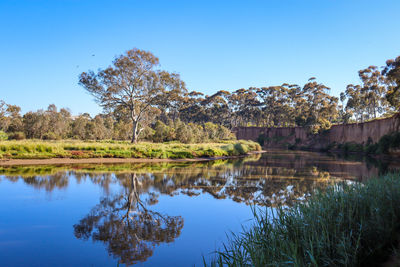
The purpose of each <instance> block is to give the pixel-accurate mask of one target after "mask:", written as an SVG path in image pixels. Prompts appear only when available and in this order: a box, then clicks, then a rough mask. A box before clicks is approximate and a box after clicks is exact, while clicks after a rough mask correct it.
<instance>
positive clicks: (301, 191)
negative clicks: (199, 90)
mask: <svg viewBox="0 0 400 267" xmlns="http://www.w3.org/2000/svg"><path fill="white" fill-rule="evenodd" d="M395 162H396V161H390V160H389V161H384V160H376V159H368V160H366V159H363V158H351V159H348V158H343V157H342V156H340V155H327V154H320V153H311V152H287V151H269V152H268V153H265V154H263V155H262V156H261V155H258V156H254V157H247V158H241V159H235V160H219V161H211V162H202V163H182V162H175V163H173V162H172V163H159V164H144V163H142V164H109V165H107V164H97V165H87V164H83V165H58V166H9V167H5V166H4V167H0V175H1V176H0V181H1V180H2V179H5V180H8V181H11V182H17V181H23V182H24V183H25V184H26V185H28V186H30V187H33V188H36V189H38V190H40V191H42V190H43V191H46V192H48V193H51V192H53V191H54V190H57V189H66V188H68V187H69V186H70V183H71V181H72V180H75V181H74V182H75V183H76V184H81V183H82V184H83V183H90V184H92V185H95V186H98V187H100V188H102V190H103V196H102V197H101V198H100V199H99V202H98V204H97V205H95V206H94V207H93V208H92V209H91V210H90V211H88V214H87V215H86V216H84V217H83V218H81V219H80V220H79V221H78V222H76V223H75V224H74V225H73V230H74V236H75V237H76V238H77V239H78V240H92V241H95V242H98V243H103V244H104V245H105V247H106V249H107V251H108V253H109V255H111V256H113V257H114V258H116V259H117V260H118V262H119V263H122V264H127V265H131V264H135V263H137V262H144V261H146V260H147V259H148V258H149V257H151V256H152V255H153V252H154V250H155V249H156V248H157V247H159V246H160V245H161V244H162V243H173V242H175V241H176V240H177V239H178V238H179V237H180V235H181V232H182V230H183V229H184V228H183V226H184V219H185V218H183V217H182V216H181V214H170V213H171V212H169V211H168V209H167V210H166V212H160V211H158V210H157V208H156V206H157V202H158V201H159V199H160V195H165V196H166V195H168V196H172V197H174V196H177V195H185V196H189V197H192V198H196V197H201V196H204V195H209V196H212V197H213V199H214V200H215V201H218V200H219V199H230V200H232V201H235V202H239V203H246V204H255V205H266V206H272V207H274V206H276V205H292V204H293V203H294V202H295V201H299V200H303V199H305V198H306V197H307V196H309V195H310V194H312V192H313V191H314V190H315V189H317V188H318V189H324V188H326V186H328V185H330V184H332V183H335V182H337V181H339V180H342V179H352V180H356V181H360V180H365V179H367V178H368V177H370V176H375V175H377V174H380V173H382V172H386V171H390V170H394V169H396V168H398V166H396V163H395ZM112 188H114V189H115V188H118V190H112ZM210 242H213V241H210ZM188 245H189V244H188Z"/></svg>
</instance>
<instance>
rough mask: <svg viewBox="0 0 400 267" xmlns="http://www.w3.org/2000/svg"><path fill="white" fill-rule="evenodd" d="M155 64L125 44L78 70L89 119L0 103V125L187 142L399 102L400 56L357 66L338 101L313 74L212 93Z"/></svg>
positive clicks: (383, 109)
mask: <svg viewBox="0 0 400 267" xmlns="http://www.w3.org/2000/svg"><path fill="white" fill-rule="evenodd" d="M158 65H159V60H158V58H157V57H155V56H154V55H153V54H151V53H150V52H147V51H143V50H139V49H132V50H129V51H127V52H126V53H125V54H123V55H121V56H119V57H117V58H116V59H115V60H114V61H113V62H112V65H111V66H110V67H108V68H106V69H104V70H99V71H98V72H97V73H95V72H93V71H89V72H83V73H82V74H81V75H80V77H79V83H80V84H81V85H82V86H83V87H84V88H85V89H86V90H87V91H88V92H89V93H90V94H92V95H93V96H94V98H95V100H96V101H97V102H98V103H99V104H100V105H101V106H102V107H103V109H104V113H103V114H100V115H97V116H95V117H94V118H91V117H90V116H89V115H88V114H82V115H80V116H78V117H71V114H70V112H69V111H68V110H67V109H61V110H60V111H57V109H56V107H55V106H54V105H50V106H49V108H48V109H47V110H39V111H37V112H28V113H26V114H25V115H23V116H21V115H20V108H19V107H17V106H13V105H7V104H5V103H4V102H1V103H0V130H3V131H6V132H9V133H15V132H24V134H25V135H26V137H27V138H39V139H55V138H77V139H110V138H112V139H123V140H126V139H128V138H129V139H131V141H132V142H136V141H137V140H138V138H145V139H151V140H153V141H168V140H186V142H195V141H204V138H202V136H212V135H213V134H210V133H207V130H209V129H211V128H215V127H217V128H218V127H219V130H218V131H219V132H220V133H219V138H230V137H229V135H228V134H227V130H226V129H225V128H228V129H233V128H235V127H238V126H265V127H285V126H302V127H308V128H309V129H310V132H312V133H316V132H319V131H321V130H323V129H328V128H330V126H331V124H333V123H347V122H352V121H356V122H363V121H365V120H369V119H374V118H377V117H381V116H387V115H390V114H393V113H394V112H396V111H398V110H399V107H400V100H399V99H400V90H399V87H400V57H398V58H396V59H395V60H388V61H387V63H386V67H384V68H383V70H382V71H380V70H379V68H378V67H376V66H370V67H368V68H367V69H364V70H360V71H359V77H360V80H361V83H360V84H359V85H353V84H350V85H348V86H347V88H346V90H345V92H343V93H341V94H340V103H339V98H337V97H334V96H331V95H330V94H329V91H330V88H329V87H327V86H326V85H324V84H322V83H319V82H317V80H316V79H315V78H310V79H309V80H308V82H307V83H306V84H304V85H302V86H300V85H297V84H286V83H285V84H282V85H279V86H268V87H261V88H255V87H251V88H248V89H238V90H236V91H233V92H232V93H230V92H228V91H218V92H216V93H215V94H213V95H204V94H202V93H200V92H196V91H192V92H189V91H188V90H187V89H186V86H185V83H184V82H183V81H182V80H181V79H180V76H179V75H178V74H176V73H169V72H167V71H164V70H160V69H157V67H158ZM207 123H213V124H215V125H219V126H215V127H214V126H213V127H210V126H206V124H207ZM222 126H223V127H225V128H223V127H222ZM168 127H169V128H168ZM221 127H222V128H221ZM165 132H170V133H169V134H165ZM182 133H187V134H186V135H185V136H184V137H182Z"/></svg>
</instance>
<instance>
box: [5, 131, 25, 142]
mask: <svg viewBox="0 0 400 267" xmlns="http://www.w3.org/2000/svg"><path fill="white" fill-rule="evenodd" d="M25 138H26V137H25V134H24V133H23V132H15V133H9V134H8V139H9V140H23V139H25Z"/></svg>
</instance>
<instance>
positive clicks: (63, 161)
mask: <svg viewBox="0 0 400 267" xmlns="http://www.w3.org/2000/svg"><path fill="white" fill-rule="evenodd" d="M265 152H266V151H264V150H261V151H251V152H249V153H247V154H245V155H239V156H222V157H209V158H205V157H204V158H186V159H157V158H83V159H74V158H51V159H0V166H18V165H20V166H21V165H52V164H54V165H68V164H115V163H160V162H203V161H212V160H220V159H235V158H243V157H247V156H250V155H255V154H262V153H265Z"/></svg>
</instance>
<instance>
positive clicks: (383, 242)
mask: <svg viewBox="0 0 400 267" xmlns="http://www.w3.org/2000/svg"><path fill="white" fill-rule="evenodd" d="M254 215H255V218H254V221H255V223H254V225H253V226H251V227H250V228H248V229H245V230H244V232H243V233H241V234H238V235H233V236H232V237H231V239H230V240H229V242H228V243H227V244H225V246H224V249H223V250H222V251H220V252H218V253H217V257H216V259H215V261H214V262H213V263H212V264H211V265H213V266H216V265H218V266H374V264H377V263H380V262H383V261H385V260H386V258H387V256H389V253H390V251H391V249H390V248H391V246H392V245H394V244H396V243H397V242H398V241H399V240H397V239H396V237H397V236H398V233H399V229H400V174H399V173H398V174H390V175H386V176H384V177H380V178H379V179H371V180H369V181H367V182H366V183H365V184H351V185H348V184H346V183H342V184H340V185H336V186H332V187H330V188H328V189H327V190H326V191H324V192H321V191H320V192H316V194H314V195H313V196H312V197H310V198H309V200H308V201H307V202H306V203H298V204H296V205H294V206H293V207H280V208H277V209H276V210H272V209H271V210H269V209H267V210H265V211H255V212H254Z"/></svg>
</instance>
